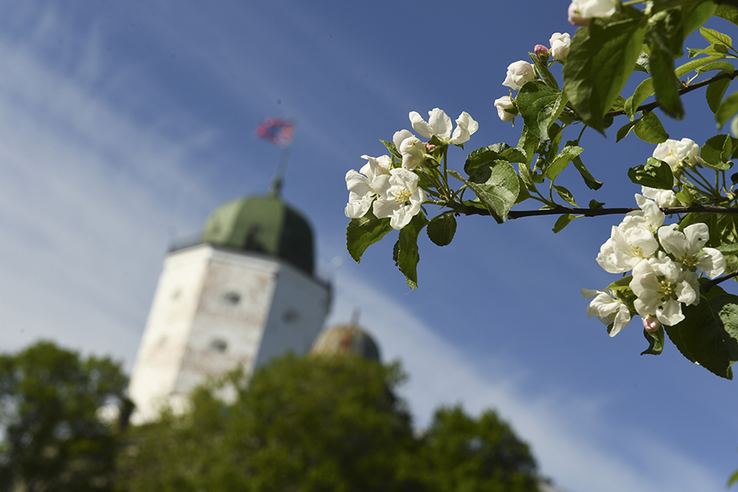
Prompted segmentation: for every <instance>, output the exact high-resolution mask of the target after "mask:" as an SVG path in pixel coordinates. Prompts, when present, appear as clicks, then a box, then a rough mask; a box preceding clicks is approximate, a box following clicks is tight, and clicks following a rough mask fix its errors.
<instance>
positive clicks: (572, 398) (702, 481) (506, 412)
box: [331, 265, 723, 492]
mask: <svg viewBox="0 0 738 492" xmlns="http://www.w3.org/2000/svg"><path fill="white" fill-rule="evenodd" d="M334 275H335V278H336V280H335V282H336V289H335V290H336V303H335V304H336V307H335V309H334V312H333V314H332V319H331V323H340V322H345V321H346V320H348V319H350V316H351V310H352V309H353V308H354V307H355V306H360V307H364V308H365V309H363V310H362V311H361V319H360V324H361V325H363V326H366V327H369V328H368V329H369V330H370V332H371V333H372V334H373V335H374V336H375V337H376V338H377V340H378V341H379V343H380V347H381V350H382V352H383V357H384V360H385V361H389V360H393V359H395V358H398V359H401V361H402V364H403V367H404V368H405V370H406V371H407V372H408V374H409V376H410V380H409V382H408V384H407V385H406V387H404V388H403V389H402V391H401V394H402V395H403V396H404V397H405V398H406V399H407V400H408V401H409V403H410V405H411V410H412V411H413V413H414V415H415V417H416V423H417V424H418V425H419V426H421V427H423V426H425V425H427V424H428V422H429V421H430V418H431V416H432V415H431V413H432V412H433V410H434V409H436V408H438V407H439V406H446V405H453V404H456V403H462V404H463V406H464V407H465V409H466V410H467V411H470V412H472V413H475V414H478V413H479V412H481V411H483V410H485V409H487V408H493V409H496V410H497V411H498V412H499V413H500V415H501V416H502V417H503V418H505V419H506V420H508V421H509V422H511V424H512V425H513V428H514V429H515V431H516V432H518V433H519V435H520V436H521V437H522V438H523V439H524V440H526V441H527V442H529V443H530V444H531V445H532V449H533V452H534V454H535V456H536V457H537V458H538V459H539V463H540V465H541V469H542V472H543V473H544V474H548V475H550V476H553V477H554V478H555V480H556V483H557V484H559V485H561V486H563V487H564V488H565V489H567V490H572V491H584V490H598V491H604V492H609V491H612V492H619V491H623V490H650V491H664V492H666V491H682V490H683V491H688V490H720V488H721V487H722V486H723V483H722V481H721V480H719V479H716V477H715V475H714V473H711V472H710V470H708V469H707V467H706V466H704V465H701V464H700V463H697V462H695V461H694V458H693V457H691V456H685V455H683V454H680V452H679V451H678V450H674V449H671V448H669V447H668V446H667V445H666V444H664V443H660V442H659V439H658V436H655V435H649V432H648V429H647V428H623V427H618V428H612V427H610V426H609V425H608V415H610V414H612V412H617V403H618V402H617V399H616V398H613V397H612V396H609V395H605V394H603V393H601V392H600V393H598V392H596V391H594V392H591V393H589V394H588V393H583V392H582V391H581V390H579V391H575V390H574V388H572V387H568V386H567V384H566V383H565V382H562V383H561V384H559V385H551V386H550V387H549V388H548V389H546V390H543V391H541V390H540V387H539V385H537V384H535V382H534V381H533V380H534V379H535V378H536V375H535V374H532V373H531V372H530V370H528V369H526V368H525V367H524V366H523V365H522V363H520V362H517V361H514V360H511V359H510V358H509V357H506V356H505V354H504V353H501V352H499V351H495V350H491V351H490V352H489V353H488V356H487V357H485V358H484V359H483V360H480V359H478V358H476V357H473V356H471V357H470V355H469V354H467V353H463V352H461V351H460V350H459V349H458V348H457V347H455V346H454V345H453V344H451V343H449V342H448V341H446V340H442V339H441V338H440V337H439V336H438V335H436V332H437V327H436V328H434V327H431V326H428V325H427V324H426V323H425V322H423V321H421V320H420V319H419V318H418V317H417V316H414V315H413V314H412V313H410V312H409V311H408V310H407V309H406V308H405V307H404V306H403V304H402V303H401V302H400V301H398V300H396V299H393V298H391V297H389V296H387V295H386V294H383V293H382V292H381V291H380V289H379V288H377V287H376V286H373V285H372V283H371V282H370V281H368V280H367V279H366V278H364V277H363V276H362V274H361V273H360V272H357V270H356V268H354V267H351V266H350V265H345V266H342V267H340V268H339V269H338V270H337V271H336V272H335V273H334ZM532 390H535V392H533V391H532ZM622 448H625V449H627V450H628V455H623V454H621V453H620V452H619V451H618V449H622ZM634 463H641V465H635V464H634Z"/></svg>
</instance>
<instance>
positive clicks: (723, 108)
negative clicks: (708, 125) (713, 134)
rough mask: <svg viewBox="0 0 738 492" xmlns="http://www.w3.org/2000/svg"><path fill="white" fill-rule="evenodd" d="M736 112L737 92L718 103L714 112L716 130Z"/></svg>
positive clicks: (737, 104)
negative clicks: (716, 124) (716, 123)
mask: <svg viewBox="0 0 738 492" xmlns="http://www.w3.org/2000/svg"><path fill="white" fill-rule="evenodd" d="M737 112H738V92H734V93H732V94H731V95H729V96H728V97H726V98H725V99H723V102H722V103H720V106H718V109H717V111H715V119H716V120H717V122H718V128H721V127H722V126H723V125H724V124H725V122H726V121H728V120H729V119H730V118H731V116H733V115H734V114H735V113H737Z"/></svg>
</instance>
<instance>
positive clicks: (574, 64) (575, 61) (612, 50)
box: [563, 13, 646, 132]
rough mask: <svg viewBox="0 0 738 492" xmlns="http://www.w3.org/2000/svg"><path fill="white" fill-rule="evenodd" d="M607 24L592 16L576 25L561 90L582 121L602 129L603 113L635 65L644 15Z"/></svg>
mask: <svg viewBox="0 0 738 492" xmlns="http://www.w3.org/2000/svg"><path fill="white" fill-rule="evenodd" d="M633 15H637V16H638V17H636V18H633V19H626V20H623V21H619V22H615V23H611V24H607V23H606V21H605V20H602V19H593V20H592V22H591V23H590V25H589V27H588V28H585V29H578V30H577V32H576V34H575V35H574V39H572V44H571V50H570V51H569V55H568V56H567V59H566V63H565V64H564V69H563V73H564V92H565V93H566V95H567V97H568V99H569V101H570V102H571V104H572V106H573V107H574V109H575V110H576V112H577V113H578V114H579V116H580V117H581V118H582V120H583V121H584V123H585V124H587V125H589V126H591V127H592V128H594V129H596V130H598V131H600V132H604V129H605V126H604V121H603V120H604V116H605V113H606V112H607V111H608V110H609V109H610V107H611V106H612V104H613V102H614V101H615V99H616V98H617V96H618V95H619V94H620V92H621V91H622V89H623V86H624V85H625V82H626V81H627V80H628V78H629V77H630V74H631V73H632V72H633V69H634V68H635V63H636V60H638V56H639V55H640V53H641V46H642V44H643V38H644V36H645V33H646V17H645V16H644V15H643V14H640V13H637V14H633Z"/></svg>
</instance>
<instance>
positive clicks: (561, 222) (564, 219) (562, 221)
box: [553, 214, 577, 233]
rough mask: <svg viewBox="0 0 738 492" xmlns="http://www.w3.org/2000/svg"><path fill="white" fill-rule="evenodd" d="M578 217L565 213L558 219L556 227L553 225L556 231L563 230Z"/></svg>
mask: <svg viewBox="0 0 738 492" xmlns="http://www.w3.org/2000/svg"><path fill="white" fill-rule="evenodd" d="M576 218H577V216H576V215H574V214H564V215H562V216H561V217H559V218H558V219H556V223H555V224H554V227H553V231H554V233H557V232H559V231H561V230H562V229H563V228H564V227H566V226H568V225H569V223H570V222H571V221H572V220H574V219H576Z"/></svg>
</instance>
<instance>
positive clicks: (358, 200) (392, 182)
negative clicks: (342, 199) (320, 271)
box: [345, 108, 479, 229]
mask: <svg viewBox="0 0 738 492" xmlns="http://www.w3.org/2000/svg"><path fill="white" fill-rule="evenodd" d="M428 116H429V117H428V121H425V120H424V119H423V117H422V116H421V115H420V114H418V113H417V112H415V111H412V112H411V113H410V115H409V117H410V123H411V125H412V127H413V130H415V131H416V132H417V133H418V134H419V135H420V136H422V137H424V138H427V139H429V142H423V141H421V140H420V139H419V138H418V137H416V136H415V135H413V133H412V132H410V131H409V130H400V131H398V132H395V134H394V136H393V138H392V145H391V146H390V147H392V146H394V149H391V150H392V154H393V155H392V156H389V155H382V156H380V157H370V156H368V155H364V156H362V158H363V159H366V160H367V163H366V164H365V165H364V166H363V167H362V168H361V169H360V170H359V172H357V171H356V170H354V169H352V170H350V171H349V172H347V173H346V187H347V188H348V190H349V200H348V204H347V205H346V209H345V213H346V217H348V218H350V219H358V218H360V217H364V216H365V215H366V214H367V213H369V211H370V210H371V211H372V213H373V214H374V216H375V217H376V218H378V219H383V218H389V219H390V225H391V226H392V228H393V229H402V228H403V227H405V226H406V225H408V224H409V223H410V221H411V220H412V218H413V217H414V216H415V215H417V214H418V212H420V209H421V206H422V204H423V203H424V202H425V201H426V200H427V199H428V197H427V195H426V194H425V191H423V189H422V188H421V187H419V185H418V183H419V180H420V176H419V175H418V174H417V172H418V170H421V169H424V168H425V166H426V164H427V162H428V161H429V160H430V161H433V160H434V159H435V156H434V152H435V153H436V154H437V153H439V152H445V149H446V148H447V147H448V146H449V145H450V144H453V145H458V146H461V145H463V144H464V142H467V141H468V140H469V138H470V137H471V135H472V134H474V133H475V132H476V131H477V130H478V129H479V124H478V123H477V122H476V121H475V120H474V119H473V118H472V117H471V116H470V115H469V114H468V113H467V112H462V113H461V115H459V117H458V118H457V119H456V128H454V127H453V124H452V122H451V118H450V117H449V116H448V115H446V113H445V112H444V111H443V110H441V109H438V108H435V109H433V110H432V111H429V112H428ZM395 151H396V153H395ZM395 156H399V158H400V159H398V160H396V159H395ZM426 170H427V169H426Z"/></svg>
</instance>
